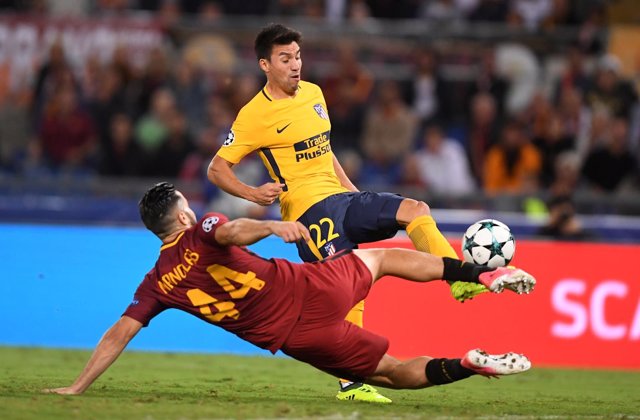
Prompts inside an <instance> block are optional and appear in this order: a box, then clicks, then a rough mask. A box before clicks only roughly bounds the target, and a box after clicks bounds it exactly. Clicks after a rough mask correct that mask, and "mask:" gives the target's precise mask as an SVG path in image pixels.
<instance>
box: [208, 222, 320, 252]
mask: <svg viewBox="0 0 640 420" xmlns="http://www.w3.org/2000/svg"><path fill="white" fill-rule="evenodd" d="M269 235H276V236H278V237H280V238H282V239H283V240H284V241H285V242H287V243H291V242H296V241H299V240H302V239H304V240H305V241H308V240H310V239H311V236H310V235H309V230H308V229H307V228H306V227H305V226H304V225H303V224H302V223H300V222H280V221H276V220H254V219H247V218H240V219H235V220H232V221H230V222H227V223H225V224H223V225H221V226H219V227H218V228H217V229H216V231H215V239H216V241H217V242H218V243H219V244H220V245H240V246H243V245H251V244H253V243H256V242H258V241H259V240H260V239H263V238H266V237H267V236H269Z"/></svg>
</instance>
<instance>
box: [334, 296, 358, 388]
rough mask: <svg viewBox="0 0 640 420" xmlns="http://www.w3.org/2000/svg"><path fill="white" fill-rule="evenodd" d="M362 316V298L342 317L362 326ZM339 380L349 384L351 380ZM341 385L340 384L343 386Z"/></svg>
mask: <svg viewBox="0 0 640 420" xmlns="http://www.w3.org/2000/svg"><path fill="white" fill-rule="evenodd" d="M363 318H364V300H361V301H360V302H358V303H356V306H354V307H353V308H351V310H350V311H349V313H348V314H347V316H346V317H345V318H344V319H346V320H347V321H349V322H351V323H352V324H356V325H357V326H358V327H360V328H362V325H363V322H362V321H363ZM340 382H342V383H343V384H345V385H346V384H351V383H352V382H351V381H350V380H348V379H340ZM345 385H342V386H345Z"/></svg>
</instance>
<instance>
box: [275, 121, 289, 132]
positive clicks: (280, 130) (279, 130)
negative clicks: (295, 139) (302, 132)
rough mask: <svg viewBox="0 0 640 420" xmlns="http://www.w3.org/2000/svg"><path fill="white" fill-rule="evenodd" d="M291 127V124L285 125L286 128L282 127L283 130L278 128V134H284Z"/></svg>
mask: <svg viewBox="0 0 640 420" xmlns="http://www.w3.org/2000/svg"><path fill="white" fill-rule="evenodd" d="M290 125H291V123H289V124H287V125H285V126H284V127H282V128H278V127H276V131H277V132H278V134H280V133H282V132H283V131H284V130H286V129H287V127H289V126H290Z"/></svg>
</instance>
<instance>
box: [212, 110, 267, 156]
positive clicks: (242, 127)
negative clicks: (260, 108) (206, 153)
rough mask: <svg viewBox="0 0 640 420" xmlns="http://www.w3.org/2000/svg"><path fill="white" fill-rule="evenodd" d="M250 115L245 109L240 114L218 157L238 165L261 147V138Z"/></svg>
mask: <svg viewBox="0 0 640 420" xmlns="http://www.w3.org/2000/svg"><path fill="white" fill-rule="evenodd" d="M249 114H250V113H249V112H248V111H246V110H245V109H243V110H241V111H240V113H238V116H237V117H236V120H235V121H234V122H233V125H232V126H231V130H230V131H229V134H228V135H227V138H226V140H225V141H224V142H223V143H222V146H221V147H220V149H219V150H218V153H217V155H218V156H220V157H221V158H223V159H224V160H226V161H227V162H231V163H233V164H236V163H238V162H240V161H241V160H242V159H243V158H244V157H245V156H246V155H248V154H249V153H251V152H253V151H254V150H256V149H258V148H259V147H260V145H259V144H258V141H259V139H260V136H259V135H256V133H255V128H254V127H253V124H252V122H251V116H250V115H249Z"/></svg>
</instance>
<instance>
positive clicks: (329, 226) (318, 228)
mask: <svg viewBox="0 0 640 420" xmlns="http://www.w3.org/2000/svg"><path fill="white" fill-rule="evenodd" d="M324 226H326V230H327V237H326V239H325V238H323V237H322V227H324ZM333 230H334V224H333V220H331V219H329V218H328V217H323V218H322V219H320V221H318V223H313V224H311V225H309V232H315V239H316V242H315V245H316V247H317V249H320V248H322V247H323V246H324V245H325V244H326V243H327V242H331V241H333V240H334V239H336V238H339V237H340V234H339V233H336V232H334V231H333ZM312 250H313V249H312Z"/></svg>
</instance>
